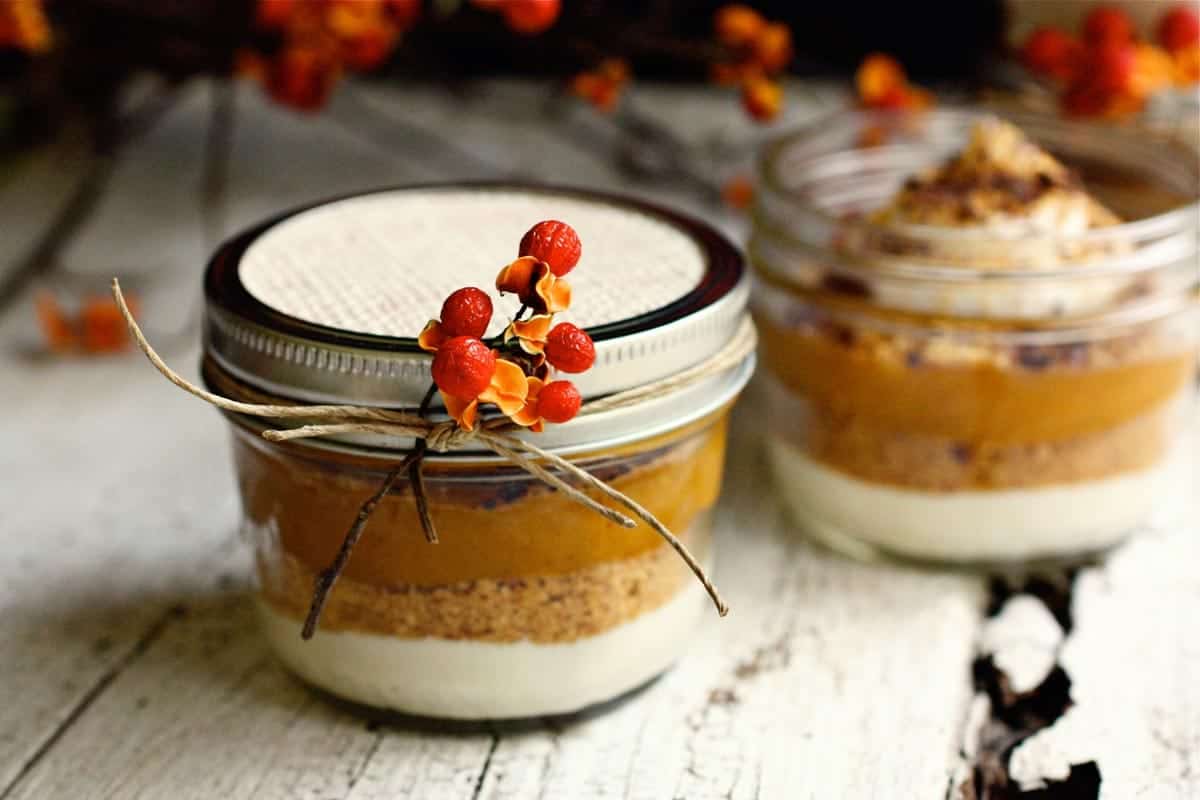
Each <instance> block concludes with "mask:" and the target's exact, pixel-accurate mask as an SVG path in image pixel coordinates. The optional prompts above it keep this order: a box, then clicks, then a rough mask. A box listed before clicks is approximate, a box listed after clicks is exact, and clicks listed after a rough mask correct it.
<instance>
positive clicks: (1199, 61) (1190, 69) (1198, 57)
mask: <svg viewBox="0 0 1200 800" xmlns="http://www.w3.org/2000/svg"><path fill="white" fill-rule="evenodd" d="M1172 57H1173V59H1174V62H1175V68H1174V78H1175V83H1176V84H1178V85H1180V86H1187V85H1188V84H1192V83H1200V45H1192V46H1191V47H1184V48H1181V49H1179V50H1176V51H1175V52H1174V54H1173V56H1172Z"/></svg>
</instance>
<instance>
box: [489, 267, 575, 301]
mask: <svg viewBox="0 0 1200 800" xmlns="http://www.w3.org/2000/svg"><path fill="white" fill-rule="evenodd" d="M496 289H497V291H499V292H501V293H502V294H503V293H505V292H508V293H510V294H515V295H516V296H517V297H518V298H520V300H521V302H522V303H524V304H525V305H527V306H529V307H530V308H531V309H533V313H534V314H557V313H558V312H559V311H566V310H567V309H568V308H569V307H570V306H571V285H570V284H569V283H567V281H566V280H564V279H563V278H559V277H556V276H555V274H554V273H553V272H551V271H550V266H549V265H548V264H546V262H544V261H538V260H537V259H536V258H534V257H533V256H522V257H521V258H518V259H517V260H516V261H513V262H512V263H511V264H509V265H508V266H507V267H505V268H504V269H502V270H500V274H499V275H497V276H496Z"/></svg>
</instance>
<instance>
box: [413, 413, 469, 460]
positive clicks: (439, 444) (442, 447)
mask: <svg viewBox="0 0 1200 800" xmlns="http://www.w3.org/2000/svg"><path fill="white" fill-rule="evenodd" d="M474 438H475V431H474V430H470V431H468V430H464V429H463V428H460V427H458V423H457V422H455V421H454V420H450V421H448V422H439V423H438V424H436V425H434V426H433V427H431V428H430V429H429V432H428V433H426V434H425V445H426V446H427V447H428V448H429V449H430V450H434V451H436V452H438V453H446V452H449V451H450V450H454V449H456V448H459V447H462V446H463V445H464V444H466V443H467V442H469V441H471V440H472V439H474Z"/></svg>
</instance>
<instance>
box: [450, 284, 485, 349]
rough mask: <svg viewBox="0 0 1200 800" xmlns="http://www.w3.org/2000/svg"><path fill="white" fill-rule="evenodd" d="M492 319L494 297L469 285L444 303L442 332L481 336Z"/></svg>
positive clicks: (455, 334) (454, 334) (452, 334)
mask: <svg viewBox="0 0 1200 800" xmlns="http://www.w3.org/2000/svg"><path fill="white" fill-rule="evenodd" d="M491 321H492V298H490V297H488V295H487V292H485V291H483V290H482V289H476V288H475V287H474V286H467V287H466V288H463V289H459V290H458V291H456V292H454V293H453V294H451V295H450V296H449V297H447V298H446V302H444V303H442V332H443V333H444V334H445V335H446V336H474V337H475V338H477V339H478V338H481V337H482V336H483V334H484V332H485V331H487V326H488V323H489V322H491Z"/></svg>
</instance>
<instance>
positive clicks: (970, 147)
mask: <svg viewBox="0 0 1200 800" xmlns="http://www.w3.org/2000/svg"><path fill="white" fill-rule="evenodd" d="M873 219H874V221H875V222H876V223H877V224H882V225H888V226H894V225H901V226H907V225H919V226H926V225H929V226H936V227H941V228H982V229H985V230H986V231H988V232H989V233H991V232H994V231H999V232H1002V233H1003V234H1007V235H1012V234H1015V233H1024V234H1039V233H1040V234H1057V235H1077V234H1081V233H1085V232H1087V231H1088V230H1089V229H1092V228H1100V227H1106V226H1109V225H1116V224H1118V223H1119V222H1120V218H1119V217H1117V215H1116V214H1114V213H1113V212H1112V211H1110V210H1109V209H1107V208H1105V207H1104V206H1103V205H1102V204H1101V203H1100V202H1099V201H1097V200H1096V199H1095V198H1093V197H1092V196H1091V195H1089V194H1088V193H1087V192H1086V191H1085V190H1084V188H1083V186H1082V184H1081V183H1080V181H1079V178H1078V176H1077V175H1075V173H1074V172H1072V171H1071V170H1070V169H1068V168H1067V167H1066V166H1065V165H1063V164H1062V163H1061V162H1060V161H1058V160H1057V159H1055V158H1054V157H1053V156H1051V155H1050V154H1049V153H1047V152H1046V151H1045V150H1043V149H1042V148H1040V147H1038V146H1037V145H1036V144H1034V143H1033V142H1032V141H1030V140H1029V139H1028V138H1027V137H1026V136H1025V134H1024V133H1022V132H1021V130H1020V129H1019V128H1017V127H1016V126H1015V125H1012V124H1010V123H1007V122H1004V121H1002V120H998V119H993V120H986V121H984V122H981V123H979V124H978V125H976V126H975V129H974V130H973V131H972V134H971V139H970V141H969V142H968V143H967V146H966V147H965V148H964V149H963V150H962V152H961V153H959V154H958V155H957V156H955V157H954V158H952V159H950V160H949V161H947V162H945V163H944V164H942V165H940V166H938V167H935V168H933V169H931V170H928V171H926V172H924V173H921V174H919V175H916V176H914V177H912V178H909V179H908V180H907V181H905V183H904V185H903V187H902V188H901V189H900V191H899V192H897V194H896V195H895V196H894V197H893V198H892V200H891V202H890V203H888V204H887V205H886V206H884V207H883V208H882V209H879V210H878V211H877V212H876V213H875V214H874V217H873Z"/></svg>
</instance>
